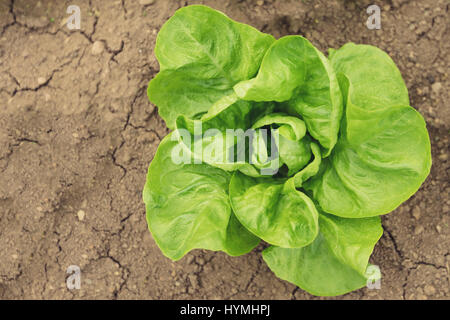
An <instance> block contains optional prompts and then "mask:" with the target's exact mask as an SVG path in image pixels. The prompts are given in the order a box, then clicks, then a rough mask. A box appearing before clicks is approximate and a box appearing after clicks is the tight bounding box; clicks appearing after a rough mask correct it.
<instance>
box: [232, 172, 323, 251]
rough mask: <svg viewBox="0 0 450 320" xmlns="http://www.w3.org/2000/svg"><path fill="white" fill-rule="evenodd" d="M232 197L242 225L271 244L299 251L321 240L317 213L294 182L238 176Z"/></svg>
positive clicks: (233, 183)
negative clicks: (316, 240) (298, 249)
mask: <svg viewBox="0 0 450 320" xmlns="http://www.w3.org/2000/svg"><path fill="white" fill-rule="evenodd" d="M229 193H230V200H231V204H232V207H233V210H234V212H235V214H236V217H237V218H238V219H239V221H240V222H241V223H242V224H243V225H244V227H246V228H247V229H248V230H250V231H251V232H252V233H254V234H255V235H256V236H258V237H260V238H261V239H263V240H264V241H266V242H268V243H271V244H274V245H277V246H281V247H286V248H298V247H303V246H306V245H308V244H309V243H311V242H312V241H313V240H314V238H315V237H316V236H317V232H318V221H317V219H318V213H317V210H316V208H315V206H314V204H313V202H312V200H311V199H310V198H308V196H306V195H305V194H304V193H302V192H300V191H297V190H296V189H295V186H294V181H293V180H292V179H290V180H287V181H286V180H277V179H273V178H252V177H248V176H246V175H244V174H242V173H239V172H236V173H235V174H234V175H233V177H232V178H231V182H230V192H229Z"/></svg>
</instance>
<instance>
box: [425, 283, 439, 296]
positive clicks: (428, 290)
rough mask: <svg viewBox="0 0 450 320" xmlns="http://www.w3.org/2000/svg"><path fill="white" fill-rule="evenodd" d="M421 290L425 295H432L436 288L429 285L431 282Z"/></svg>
mask: <svg viewBox="0 0 450 320" xmlns="http://www.w3.org/2000/svg"><path fill="white" fill-rule="evenodd" d="M423 291H424V292H425V294H426V295H427V296H433V295H434V294H435V293H436V289H435V288H434V287H433V286H432V285H431V284H427V285H426V286H425V287H424V288H423Z"/></svg>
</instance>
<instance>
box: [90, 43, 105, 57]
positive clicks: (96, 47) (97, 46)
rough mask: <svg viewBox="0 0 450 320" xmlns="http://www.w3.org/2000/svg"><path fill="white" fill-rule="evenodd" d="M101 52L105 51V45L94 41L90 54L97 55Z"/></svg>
mask: <svg viewBox="0 0 450 320" xmlns="http://www.w3.org/2000/svg"><path fill="white" fill-rule="evenodd" d="M103 50H105V45H104V44H103V42H101V41H95V42H94V44H93V45H92V50H91V52H92V54H93V55H99V54H101V53H102V52H103Z"/></svg>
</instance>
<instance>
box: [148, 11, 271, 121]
mask: <svg viewBox="0 0 450 320" xmlns="http://www.w3.org/2000/svg"><path fill="white" fill-rule="evenodd" d="M274 41H275V39H274V38H273V36H271V35H268V34H264V33H262V32H260V31H258V30H257V29H255V28H253V27H251V26H249V25H246V24H242V23H238V22H235V21H233V20H231V19H230V18H228V17H227V16H225V15H224V14H223V13H221V12H219V11H216V10H213V9H211V8H209V7H206V6H202V5H193V6H188V7H184V8H181V9H179V10H178V11H176V12H175V14H174V15H173V16H172V17H171V18H170V19H169V20H168V21H167V22H166V23H165V24H164V25H163V27H162V28H161V30H160V32H159V33H158V37H157V39H156V46H155V55H156V57H157V59H158V61H159V64H160V71H161V72H160V73H159V74H158V76H157V77H156V78H155V79H153V80H152V81H151V82H150V84H149V87H148V91H147V93H148V96H149V99H150V101H152V102H153V103H154V104H155V105H156V106H158V110H159V113H160V115H161V117H162V118H163V119H164V120H165V121H166V124H167V126H168V127H169V128H170V129H174V127H175V120H176V118H177V117H178V116H179V115H185V116H187V117H189V118H195V117H199V116H200V115H201V114H202V113H204V112H206V111H208V109H209V107H210V106H211V105H212V104H213V103H214V102H216V101H217V100H219V99H220V98H221V97H223V96H225V95H228V94H229V93H230V91H232V88H233V86H234V85H235V84H236V83H238V82H239V81H242V80H246V79H249V78H251V77H253V76H254V75H255V74H256V72H257V71H258V68H259V65H260V63H261V60H262V58H263V56H264V53H265V52H266V50H267V49H268V48H269V46H270V45H271V44H272V42H274Z"/></svg>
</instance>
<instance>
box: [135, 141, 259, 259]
mask: <svg viewBox="0 0 450 320" xmlns="http://www.w3.org/2000/svg"><path fill="white" fill-rule="evenodd" d="M171 136H172V134H169V135H168V136H166V137H165V138H164V139H163V141H162V142H161V143H160V145H159V147H158V150H157V152H156V155H155V158H154V159H153V161H152V163H151V165H150V168H149V171H148V175H147V183H146V185H145V188H144V194H143V197H144V202H145V204H146V209H147V223H148V226H149V229H150V231H151V233H152V234H153V237H154V239H155V241H156V243H157V244H158V246H159V248H160V249H161V251H162V252H163V253H164V255H166V256H167V257H169V258H170V259H172V260H178V259H180V258H182V257H183V256H184V255H185V254H186V253H187V252H188V251H190V250H192V249H197V248H202V249H209V250H215V251H219V250H220V251H224V252H226V253H228V254H229V255H232V256H237V255H242V254H245V253H247V252H249V251H251V250H252V249H253V248H254V247H255V246H256V245H257V244H258V243H259V239H258V238H257V237H255V236H254V235H253V234H251V233H250V232H249V231H247V230H246V229H245V228H244V227H243V226H242V225H241V224H240V223H239V221H238V220H237V219H236V217H235V215H234V213H233V211H232V210H231V206H230V201H229V196H228V185H229V182H230V174H229V173H228V172H226V171H223V170H221V169H217V168H214V167H211V166H209V165H206V164H179V165H177V164H175V163H174V162H173V161H172V159H171V154H172V152H173V149H174V147H175V146H177V144H178V142H177V141H172V140H171Z"/></svg>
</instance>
